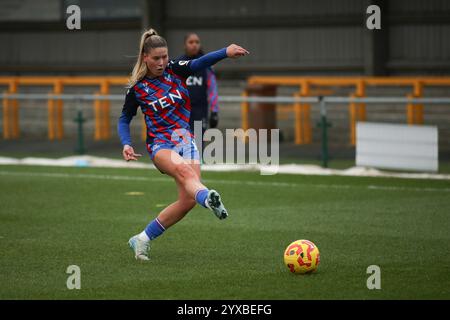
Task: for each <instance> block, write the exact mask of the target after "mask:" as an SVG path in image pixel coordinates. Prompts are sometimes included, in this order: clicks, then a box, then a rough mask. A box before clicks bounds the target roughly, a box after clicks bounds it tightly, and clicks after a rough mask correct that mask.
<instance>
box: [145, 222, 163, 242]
mask: <svg viewBox="0 0 450 320" xmlns="http://www.w3.org/2000/svg"><path fill="white" fill-rule="evenodd" d="M164 231H166V228H164V227H163V225H162V224H161V222H159V220H158V218H156V219H155V220H153V221H152V222H150V223H149V224H148V226H147V227H146V228H145V233H146V234H147V236H148V237H149V238H150V240H153V239H155V238H157V237H159V236H160V235H162V234H163V232H164Z"/></svg>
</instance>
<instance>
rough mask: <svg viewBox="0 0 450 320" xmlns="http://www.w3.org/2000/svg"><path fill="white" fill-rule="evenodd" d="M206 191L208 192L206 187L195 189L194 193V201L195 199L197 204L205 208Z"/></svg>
mask: <svg viewBox="0 0 450 320" xmlns="http://www.w3.org/2000/svg"><path fill="white" fill-rule="evenodd" d="M208 192H209V190H208V189H202V190H199V191H197V193H196V194H195V201H197V203H198V204H199V205H201V206H202V207H205V208H206V205H205V200H206V198H207V197H208Z"/></svg>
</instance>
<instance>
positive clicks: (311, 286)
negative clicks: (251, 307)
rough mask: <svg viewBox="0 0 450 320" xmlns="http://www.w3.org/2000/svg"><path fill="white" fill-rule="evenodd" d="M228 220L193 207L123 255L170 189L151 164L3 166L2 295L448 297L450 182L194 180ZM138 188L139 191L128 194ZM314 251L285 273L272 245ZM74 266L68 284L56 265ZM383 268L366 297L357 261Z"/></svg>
mask: <svg viewBox="0 0 450 320" xmlns="http://www.w3.org/2000/svg"><path fill="white" fill-rule="evenodd" d="M203 177H204V181H205V184H206V185H207V186H209V187H212V188H215V189H217V190H218V191H220V193H221V195H222V198H223V200H224V203H225V205H226V206H227V208H228V210H229V213H230V216H229V218H228V219H226V220H224V221H219V220H218V219H217V218H216V217H215V216H214V215H213V214H212V213H211V212H209V211H208V210H206V209H203V208H201V207H198V206H197V207H196V208H194V209H193V210H192V211H191V212H190V213H189V214H188V215H187V216H186V218H185V219H183V220H182V221H181V222H180V223H178V224H177V225H175V226H173V227H172V228H170V229H169V230H168V231H167V232H166V233H165V234H164V235H163V236H162V237H160V238H158V239H156V240H155V241H154V242H153V243H152V248H151V252H150V254H151V261H149V262H148V263H145V262H138V261H136V260H134V257H133V255H132V252H131V250H130V249H129V248H128V247H127V244H126V243H127V240H128V238H129V237H130V236H132V235H134V234H136V233H138V232H140V231H141V230H142V229H143V228H144V227H145V226H146V224H147V223H148V221H149V220H151V219H153V218H154V217H156V215H157V213H158V211H160V210H161V209H162V208H163V207H164V206H165V205H167V204H169V203H171V202H172V201H174V200H175V199H176V189H175V184H174V182H173V181H172V180H171V179H170V178H168V177H167V176H165V175H162V174H160V173H159V172H158V171H156V170H150V169H149V170H145V169H134V170H133V169H96V168H57V167H31V166H30V167H28V166H0V298H1V299H449V298H450V289H449V288H450V286H449V284H450V232H449V230H450V218H449V215H450V200H449V199H450V182H448V181H444V180H406V179H394V178H358V177H338V176H302V175H275V176H261V175H259V174H258V173H251V172H247V173H242V172H236V173H230V172H227V173H212V172H205V173H203ZM127 192H143V195H127V194H126V193H127ZM297 239H309V240H311V241H313V242H314V243H315V244H316V245H317V246H318V247H319V249H320V252H321V264H320V266H319V269H318V271H317V273H314V274H310V275H293V274H291V273H290V272H289V271H288V269H287V267H286V266H285V265H284V264H283V251H284V249H285V248H286V246H287V245H288V244H289V243H290V242H292V241H294V240H297ZM69 265H78V266H79V267H80V268H81V289H80V290H68V289H67V287H66V281H67V278H68V277H69V275H68V274H66V268H67V267H68V266H69ZM370 265H378V266H379V267H380V268H381V290H369V289H367V287H366V281H367V278H368V277H369V274H367V273H366V270H367V267H368V266H370Z"/></svg>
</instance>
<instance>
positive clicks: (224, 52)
mask: <svg viewBox="0 0 450 320" xmlns="http://www.w3.org/2000/svg"><path fill="white" fill-rule="evenodd" d="M249 53H250V52H248V51H247V50H246V49H244V48H242V47H240V46H238V45H236V44H232V45H229V46H228V47H226V48H223V49H220V50H217V51H212V52H209V53H207V54H205V55H203V56H201V57H200V58H197V59H193V60H191V63H190V68H191V70H192V71H193V72H196V71H200V70H202V69H205V68H208V67H210V66H212V65H214V64H216V63H217V62H219V61H220V60H222V59H225V58H227V57H228V58H239V57H243V56H245V55H247V54H249Z"/></svg>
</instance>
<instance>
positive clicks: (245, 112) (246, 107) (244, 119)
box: [241, 90, 250, 130]
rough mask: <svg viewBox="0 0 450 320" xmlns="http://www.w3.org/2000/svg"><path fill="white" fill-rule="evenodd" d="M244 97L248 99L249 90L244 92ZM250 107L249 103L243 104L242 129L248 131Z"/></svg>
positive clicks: (244, 102)
mask: <svg viewBox="0 0 450 320" xmlns="http://www.w3.org/2000/svg"><path fill="white" fill-rule="evenodd" d="M241 95H242V97H243V98H246V97H248V92H247V90H244V92H242V94H241ZM249 109H250V106H249V103H248V102H247V101H243V102H242V103H241V118H242V119H241V121H242V129H243V130H247V129H248V112H249Z"/></svg>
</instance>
